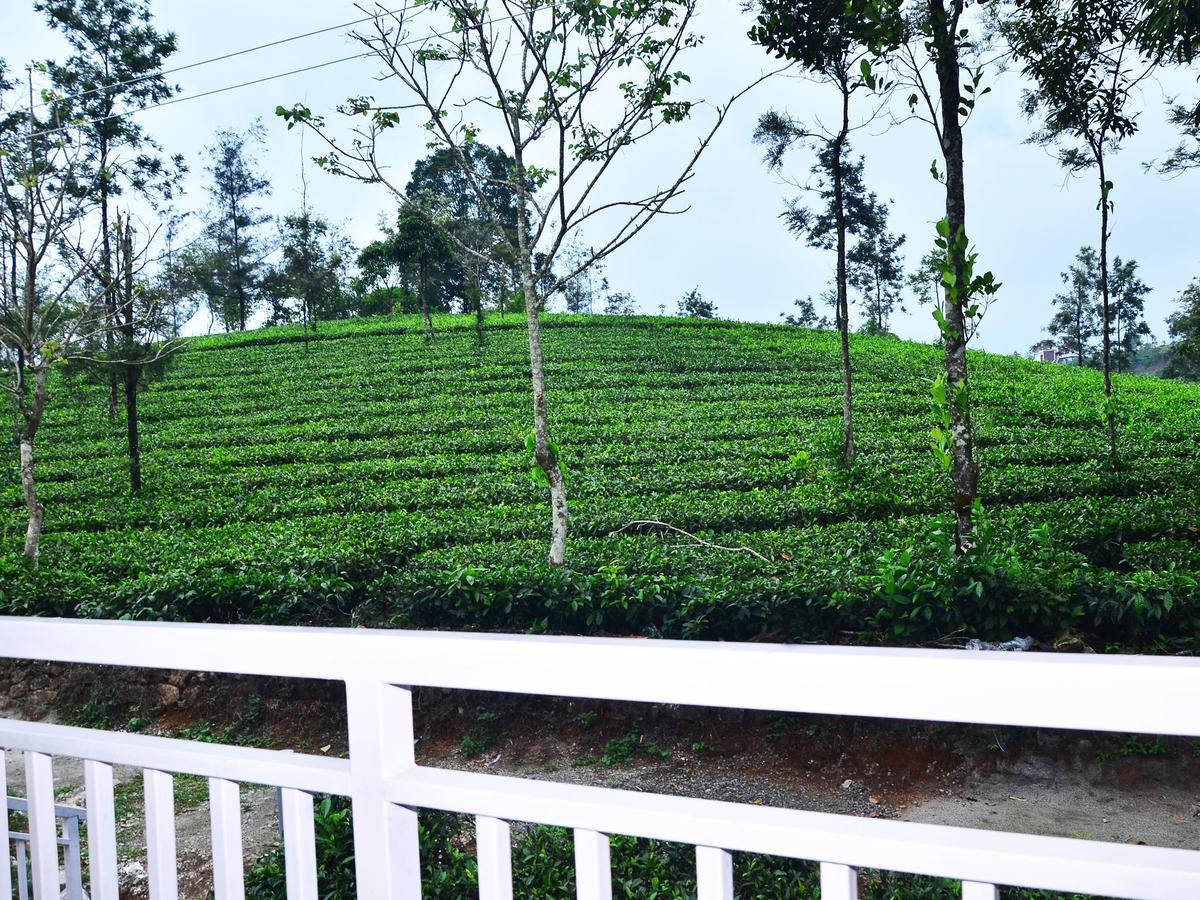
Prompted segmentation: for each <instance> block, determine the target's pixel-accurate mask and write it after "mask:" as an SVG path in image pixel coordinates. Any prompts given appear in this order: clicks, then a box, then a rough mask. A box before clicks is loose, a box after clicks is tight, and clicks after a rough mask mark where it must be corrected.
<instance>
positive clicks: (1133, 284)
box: [1108, 256, 1151, 372]
mask: <svg viewBox="0 0 1200 900" xmlns="http://www.w3.org/2000/svg"><path fill="white" fill-rule="evenodd" d="M1137 269H1138V264H1137V261H1136V260H1133V259H1131V260H1123V259H1121V257H1119V256H1118V257H1116V258H1115V259H1113V264H1112V270H1111V271H1110V272H1109V275H1108V296H1109V298H1110V301H1111V303H1112V321H1113V332H1114V334H1113V352H1112V353H1113V365H1114V366H1115V368H1116V370H1117V371H1118V372H1128V371H1129V368H1130V366H1131V365H1132V363H1133V357H1134V355H1135V354H1136V353H1137V350H1138V346H1139V345H1140V344H1141V342H1142V340H1143V339H1144V338H1150V337H1151V334H1150V326H1149V325H1148V324H1147V323H1146V297H1148V296H1149V295H1150V286H1149V285H1148V284H1146V282H1144V281H1142V279H1141V278H1140V277H1139V276H1138V273H1137Z"/></svg>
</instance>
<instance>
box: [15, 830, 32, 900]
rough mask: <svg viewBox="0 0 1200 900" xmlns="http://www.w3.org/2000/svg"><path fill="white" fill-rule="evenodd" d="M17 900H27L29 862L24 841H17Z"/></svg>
mask: <svg viewBox="0 0 1200 900" xmlns="http://www.w3.org/2000/svg"><path fill="white" fill-rule="evenodd" d="M17 900H29V860H28V859H27V858H26V856H25V842H24V841H17Z"/></svg>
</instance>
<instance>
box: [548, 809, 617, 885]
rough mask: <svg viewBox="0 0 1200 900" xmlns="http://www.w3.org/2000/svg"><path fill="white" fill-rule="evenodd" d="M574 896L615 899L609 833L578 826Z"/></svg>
mask: <svg viewBox="0 0 1200 900" xmlns="http://www.w3.org/2000/svg"><path fill="white" fill-rule="evenodd" d="M535 821H536V820H535ZM575 896H576V897H578V898H579V900H612V847H611V845H610V844H609V841H608V835H607V834H601V833H600V832H597V831H591V830H589V829H586V828H576V829H575Z"/></svg>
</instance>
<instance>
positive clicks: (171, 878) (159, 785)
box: [142, 769, 179, 900]
mask: <svg viewBox="0 0 1200 900" xmlns="http://www.w3.org/2000/svg"><path fill="white" fill-rule="evenodd" d="M142 778H143V780H144V786H145V794H146V873H147V875H148V876H149V879H150V900H176V897H178V896H179V873H178V870H177V866H178V863H177V861H176V858H175V780H174V778H172V777H171V774H170V773H169V772H160V771H158V770H157V769H145V770H144V771H143V772H142Z"/></svg>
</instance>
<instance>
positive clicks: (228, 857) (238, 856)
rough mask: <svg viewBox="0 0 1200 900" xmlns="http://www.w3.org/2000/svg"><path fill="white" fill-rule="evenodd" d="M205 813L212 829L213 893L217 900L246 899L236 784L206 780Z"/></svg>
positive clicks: (239, 795) (213, 779) (238, 794)
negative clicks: (206, 811) (206, 802)
mask: <svg viewBox="0 0 1200 900" xmlns="http://www.w3.org/2000/svg"><path fill="white" fill-rule="evenodd" d="M208 811H209V820H210V822H211V827H212V851H213V893H214V894H215V895H216V900H245V897H246V875H245V870H244V869H243V867H242V800H241V789H240V788H239V787H238V784H237V782H235V781H227V780H226V779H224V778H210V779H208Z"/></svg>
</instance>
